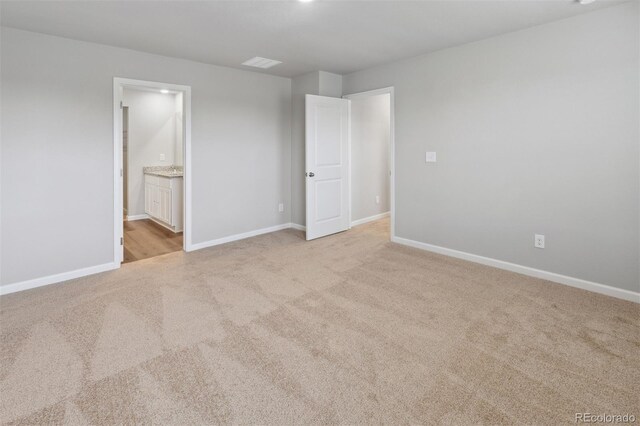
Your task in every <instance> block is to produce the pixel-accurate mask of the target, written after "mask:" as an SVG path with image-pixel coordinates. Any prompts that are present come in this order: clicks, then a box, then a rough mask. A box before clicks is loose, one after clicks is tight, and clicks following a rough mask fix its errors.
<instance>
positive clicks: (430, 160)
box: [425, 151, 436, 163]
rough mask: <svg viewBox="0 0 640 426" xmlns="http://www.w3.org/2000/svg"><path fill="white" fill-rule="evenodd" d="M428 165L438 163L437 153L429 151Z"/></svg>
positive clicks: (427, 156)
mask: <svg viewBox="0 0 640 426" xmlns="http://www.w3.org/2000/svg"><path fill="white" fill-rule="evenodd" d="M425 161H426V162H427V163H435V162H436V153H435V152H429V151H427V155H426V158H425Z"/></svg>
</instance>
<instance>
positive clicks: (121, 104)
mask: <svg viewBox="0 0 640 426" xmlns="http://www.w3.org/2000/svg"><path fill="white" fill-rule="evenodd" d="M120 109H122V101H120Z"/></svg>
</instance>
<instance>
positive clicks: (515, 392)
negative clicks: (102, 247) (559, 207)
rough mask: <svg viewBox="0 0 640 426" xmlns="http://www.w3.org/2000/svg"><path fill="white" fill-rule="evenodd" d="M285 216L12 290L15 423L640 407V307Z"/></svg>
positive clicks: (284, 419) (9, 401) (351, 420)
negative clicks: (200, 246) (283, 223)
mask: <svg viewBox="0 0 640 426" xmlns="http://www.w3.org/2000/svg"><path fill="white" fill-rule="evenodd" d="M387 229H388V222H387V221H380V222H377V223H374V224H369V225H363V226H360V227H357V228H354V229H353V230H351V231H349V232H346V233H342V234H339V235H335V236H331V237H327V238H323V239H320V240H316V241H313V242H305V241H304V239H303V236H302V233H301V232H298V231H293V230H286V231H281V232H277V233H273V234H268V235H263V236H259V237H255V238H252V239H248V240H244V241H239V242H236V243H231V244H227V245H224V246H218V247H215V248H211V249H206V250H201V251H198V252H194V253H190V254H184V253H181V252H179V253H171V254H168V255H164V256H161V257H156V258H153V259H147V260H142V261H139V262H135V263H131V264H127V265H124V266H123V267H122V268H121V269H120V270H117V271H113V272H108V273H103V274H100V275H95V276H91V277H86V278H81V279H77V280H73V281H69V282H67V283H64V284H58V285H51V286H48V287H43V288H39V289H34V290H30V291H25V292H21V293H16V294H12V295H8V296H4V297H2V298H1V299H0V325H1V343H2V347H1V354H0V392H1V394H0V398H1V400H0V413H1V420H2V423H16V424H43V423H47V424H49V423H53V424H58V423H59V424H62V423H66V424H134V423H135V424H150V423H155V424H171V425H178V424H180V425H182V424H212V423H233V424H272V425H283V424H309V423H323V424H337V423H339V424H355V423H358V424H365V423H366V424H370V423H387V424H407V423H412V424H456V425H459V424H481V423H484V424H501V423H502V424H558V423H567V424H569V423H574V418H575V413H577V412H590V413H608V414H618V413H634V414H635V415H636V417H638V416H639V415H640V411H639V407H640V401H639V396H638V395H640V385H639V384H640V357H639V353H640V352H639V351H640V318H639V315H640V310H639V306H638V305H636V304H633V303H630V302H625V301H621V300H617V299H613V298H609V297H605V296H601V295H597V294H593V293H589V292H586V291H581V290H577V289H574V288H570V287H567V286H563V285H558V284H553V283H550V282H546V281H542V280H538V279H534V278H529V277H525V276H521V275H518V274H514V273H510V272H505V271H501V270H497V269H493V268H489V267H485V266H481V265H477V264H473V263H468V262H464V261H460V260H456V259H452V258H448V257H444V256H439V255H435V254H430V253H427V252H422V251H419V250H415V249H412V248H407V247H403V246H400V245H396V244H393V243H390V242H388V234H387Z"/></svg>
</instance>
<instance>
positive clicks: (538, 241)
mask: <svg viewBox="0 0 640 426" xmlns="http://www.w3.org/2000/svg"><path fill="white" fill-rule="evenodd" d="M533 245H534V247H535V248H541V249H543V248H544V235H540V234H535V236H534V239H533Z"/></svg>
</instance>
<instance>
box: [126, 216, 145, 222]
mask: <svg viewBox="0 0 640 426" xmlns="http://www.w3.org/2000/svg"><path fill="white" fill-rule="evenodd" d="M142 219H149V215H148V214H134V215H131V216H128V215H127V221H132V220H142Z"/></svg>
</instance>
